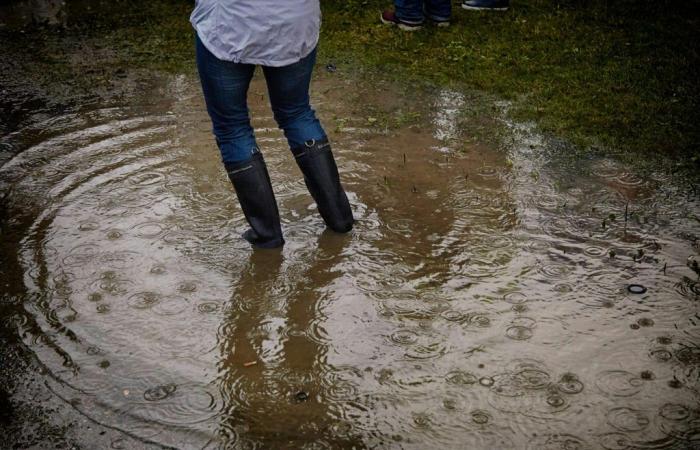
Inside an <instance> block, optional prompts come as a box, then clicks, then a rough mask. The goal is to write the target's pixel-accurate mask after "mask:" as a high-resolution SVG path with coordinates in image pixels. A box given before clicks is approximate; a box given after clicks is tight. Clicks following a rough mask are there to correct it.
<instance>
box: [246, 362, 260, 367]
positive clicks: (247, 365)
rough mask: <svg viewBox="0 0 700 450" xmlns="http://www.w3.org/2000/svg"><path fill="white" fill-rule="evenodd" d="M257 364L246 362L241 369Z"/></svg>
mask: <svg viewBox="0 0 700 450" xmlns="http://www.w3.org/2000/svg"><path fill="white" fill-rule="evenodd" d="M257 363H258V362H257V361H248V362H245V363H243V367H250V366H254V365H256V364H257Z"/></svg>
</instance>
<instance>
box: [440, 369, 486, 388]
mask: <svg viewBox="0 0 700 450" xmlns="http://www.w3.org/2000/svg"><path fill="white" fill-rule="evenodd" d="M445 379H446V380H447V382H449V383H452V384H458V385H472V384H476V383H477V382H479V379H478V378H477V376H476V375H474V374H473V373H470V372H463V371H461V370H455V371H452V372H450V373H448V374H447V375H446V376H445Z"/></svg>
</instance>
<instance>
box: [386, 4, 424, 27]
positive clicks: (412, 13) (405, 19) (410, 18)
mask: <svg viewBox="0 0 700 450" xmlns="http://www.w3.org/2000/svg"><path fill="white" fill-rule="evenodd" d="M379 19H380V20H381V21H382V23H383V24H385V25H397V26H398V27H399V28H400V29H402V30H404V31H415V30H420V29H421V28H422V27H423V22H424V20H425V17H424V16H423V0H394V8H393V9H391V8H389V9H385V10H384V11H383V12H382V14H381V15H380V16H379Z"/></svg>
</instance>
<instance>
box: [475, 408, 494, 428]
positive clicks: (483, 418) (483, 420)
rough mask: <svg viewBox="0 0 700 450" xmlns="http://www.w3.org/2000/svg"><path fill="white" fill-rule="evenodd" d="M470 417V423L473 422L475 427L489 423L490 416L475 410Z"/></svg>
mask: <svg viewBox="0 0 700 450" xmlns="http://www.w3.org/2000/svg"><path fill="white" fill-rule="evenodd" d="M469 415H470V416H471V419H472V422H474V423H475V424H477V425H486V424H487V423H489V422H491V420H492V419H491V415H490V414H489V413H488V412H486V411H483V410H480V409H477V410H474V411H472V412H471V413H469Z"/></svg>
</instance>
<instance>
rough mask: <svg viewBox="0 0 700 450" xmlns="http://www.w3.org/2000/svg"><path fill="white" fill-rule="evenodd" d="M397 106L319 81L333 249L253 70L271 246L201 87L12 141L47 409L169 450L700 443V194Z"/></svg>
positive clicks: (26, 312) (13, 319) (2, 177)
mask: <svg viewBox="0 0 700 450" xmlns="http://www.w3.org/2000/svg"><path fill="white" fill-rule="evenodd" d="M394 92H396V89H395V88H394V87H393V86H392V85H391V84H386V83H363V82H361V81H359V80H357V79H354V78H352V77H350V76H345V75H342V74H340V73H333V74H329V73H325V71H323V70H321V71H320V73H319V74H318V77H317V79H316V81H315V84H314V86H313V102H314V105H315V107H316V109H317V110H318V112H319V115H320V117H321V118H322V121H323V123H324V125H325V127H326V129H327V131H328V132H329V134H330V136H331V139H332V142H333V145H334V152H335V155H336V158H337V160H338V165H339V167H340V171H341V176H342V179H343V181H344V183H345V186H346V190H347V191H348V196H349V198H350V201H351V203H352V206H353V210H354V212H355V215H356V217H357V219H358V220H357V224H356V226H355V229H354V230H353V232H352V233H351V234H350V235H348V236H342V235H337V234H333V233H329V232H324V226H323V222H322V220H321V219H320V217H319V216H318V215H317V214H316V213H315V209H314V205H313V204H312V200H311V197H310V196H309V195H308V192H307V191H306V188H305V186H304V183H303V181H302V179H301V176H300V173H299V171H298V169H297V168H296V165H295V164H294V161H293V158H292V156H291V154H290V152H289V151H288V149H287V148H286V142H285V140H284V138H283V136H282V134H281V132H279V131H278V130H277V129H276V126H275V123H274V121H273V119H272V115H271V112H270V110H269V107H268V105H267V99H266V93H265V87H264V82H263V81H262V80H261V78H260V77H259V74H258V76H257V77H256V80H255V81H254V82H253V85H252V87H251V92H250V102H251V110H252V115H253V123H254V126H255V127H256V130H257V136H258V142H259V144H260V146H261V147H262V151H263V152H264V154H265V158H266V160H267V162H268V165H269V168H270V174H271V178H272V183H273V187H274V189H275V192H276V195H277V199H278V202H279V206H280V213H281V216H282V221H283V230H284V233H285V239H286V241H287V244H286V246H285V247H284V249H283V250H282V251H281V252H276V251H258V252H253V251H251V249H250V248H249V246H248V245H247V243H246V242H245V241H243V240H242V239H241V238H240V237H239V235H240V233H241V232H243V231H244V230H245V229H246V226H245V222H244V219H243V215H242V213H241V211H240V209H239V207H238V205H237V203H236V202H235V197H234V193H233V190H232V188H231V186H230V184H229V182H228V180H227V178H226V176H225V173H224V171H223V168H222V167H221V165H220V163H219V160H218V155H217V151H216V149H215V145H214V140H213V137H212V136H211V133H210V123H209V119H208V117H207V115H206V112H205V110H204V105H203V102H202V99H201V95H200V92H199V86H198V84H197V80H196V79H195V78H193V77H189V76H183V75H180V76H172V77H167V78H165V79H162V80H159V81H158V82H156V83H154V85H153V86H152V87H151V88H149V89H147V90H144V91H143V92H140V93H138V95H135V96H133V97H129V98H125V99H124V100H123V101H122V104H120V105H114V104H111V105H108V106H104V105H100V104H93V105H89V106H85V107H81V108H76V109H75V110H72V111H69V112H66V113H65V114H62V115H58V116H55V115H42V114H36V115H34V116H33V119H32V120H30V121H28V122H27V123H26V124H25V125H24V126H23V127H22V128H21V129H19V130H17V131H15V132H12V133H11V134H8V135H5V136H3V137H2V138H1V139H0V145H2V146H3V148H4V149H5V152H4V153H3V155H5V156H6V157H5V158H4V159H5V161H4V164H3V165H2V167H1V168H0V186H1V192H2V195H3V198H4V200H3V204H4V208H5V210H6V212H5V214H6V216H7V217H8V223H9V227H10V228H12V230H13V233H12V235H11V236H10V237H9V238H10V239H15V240H16V243H14V244H13V245H11V246H8V245H6V246H5V248H9V249H10V250H11V252H12V254H11V255H6V257H7V258H8V260H9V259H12V260H16V262H17V268H18V269H17V271H18V273H16V275H17V276H16V277H13V279H15V280H18V281H17V283H19V284H20V285H21V286H13V289H8V288H7V285H6V287H5V289H7V291H8V292H20V291H21V292H24V294H22V295H18V296H14V297H13V298H12V299H11V300H10V301H11V302H13V305H14V306H13V307H12V309H11V311H13V313H12V314H11V315H10V316H9V317H2V318H1V319H2V320H3V321H4V322H5V323H6V324H7V325H8V326H10V327H12V328H13V329H16V330H17V333H18V335H20V336H22V337H23V341H24V344H25V345H26V346H27V347H28V348H29V349H30V350H31V351H32V352H34V353H35V354H36V356H37V358H38V360H39V361H40V362H41V365H42V372H43V378H42V380H43V382H45V383H46V384H47V386H48V387H49V388H50V390H51V391H52V392H53V393H54V395H56V396H58V397H59V398H61V399H63V400H64V401H65V402H67V403H70V405H71V406H72V407H73V408H75V409H76V410H78V411H79V412H80V413H82V414H84V415H85V416H87V417H89V418H90V419H91V420H93V421H95V422H97V423H100V424H102V425H105V426H107V427H111V428H114V429H118V430H121V431H123V432H125V433H126V434H128V435H130V436H131V437H133V438H138V439H140V440H143V441H144V442H150V443H156V444H160V445H163V446H174V447H178V448H353V447H354V448H366V447H369V448H406V449H426V448H440V447H442V448H470V449H485V450H486V449H511V448H519V449H520V448H522V449H533V450H534V449H537V450H540V449H552V450H553V449H599V448H604V449H609V450H614V449H631V448H645V449H646V448H674V449H689V448H697V446H700V409H699V408H698V404H699V400H700V393H699V392H698V387H699V383H698V377H699V376H700V347H699V346H698V345H699V344H700V327H699V323H700V316H699V315H698V305H700V303H699V302H698V300H699V298H700V284H698V275H697V274H696V273H695V272H694V271H693V267H692V261H693V260H692V259H691V260H688V258H689V257H695V258H697V255H698V252H699V250H700V248H699V246H698V241H697V235H698V231H699V229H700V223H699V222H698V218H699V217H700V202H699V199H698V197H697V195H696V194H695V193H694V192H693V191H692V190H691V189H690V188H689V187H687V186H684V185H682V184H681V183H677V182H676V181H675V180H673V179H670V178H668V177H667V176H666V175H662V174H659V175H652V176H645V177H640V176H638V175H636V174H635V173H634V171H631V170H629V169H627V168H625V167H623V166H621V165H620V164H618V163H616V162H615V160H613V159H603V158H587V159H579V160H576V161H573V162H572V160H570V159H567V158H560V154H561V152H560V151H559V150H558V149H557V148H556V147H553V146H552V145H551V144H550V143H548V142H547V141H546V140H544V139H543V138H542V137H541V136H539V135H538V134H537V133H536V132H535V131H534V128H532V127H530V126H527V125H522V124H514V123H510V122H508V121H503V122H500V123H497V124H494V126H498V127H501V128H502V129H503V130H504V132H503V136H502V138H501V139H500V140H499V144H480V143H475V142H474V141H475V140H474V139H472V136H470V133H469V131H468V130H469V123H468V122H469V120H468V119H465V117H468V115H467V116H465V114H464V112H465V111H468V109H469V107H470V105H469V100H468V98H467V97H465V96H464V95H462V94H460V93H458V92H452V91H435V92H425V93H417V94H416V93H414V97H413V98H412V99H411V101H408V100H402V99H401V98H400V97H397V96H396V95H395V94H394ZM506 106H507V105H503V107H504V108H506ZM368 111H369V113H368ZM404 119H406V120H405V121H406V123H405V124H403V125H402V124H401V121H402V120H404ZM385 122H386V123H387V124H389V123H390V122H391V126H388V125H387V127H383V124H384V123H385ZM8 149H11V151H10V150H8ZM13 155H14V156H13ZM13 217H21V218H22V220H19V219H18V220H15V221H13V219H12V218H13ZM633 284H637V285H641V286H642V288H638V290H635V288H634V287H633V288H632V291H634V292H631V291H630V289H629V286H630V285H633ZM640 291H643V293H638V292H640ZM111 446H112V447H113V448H126V445H125V443H124V442H123V441H121V440H120V439H115V440H114V441H113V442H111Z"/></svg>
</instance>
